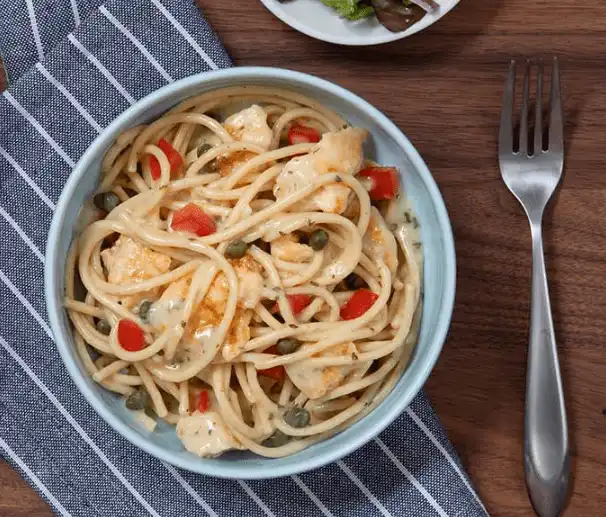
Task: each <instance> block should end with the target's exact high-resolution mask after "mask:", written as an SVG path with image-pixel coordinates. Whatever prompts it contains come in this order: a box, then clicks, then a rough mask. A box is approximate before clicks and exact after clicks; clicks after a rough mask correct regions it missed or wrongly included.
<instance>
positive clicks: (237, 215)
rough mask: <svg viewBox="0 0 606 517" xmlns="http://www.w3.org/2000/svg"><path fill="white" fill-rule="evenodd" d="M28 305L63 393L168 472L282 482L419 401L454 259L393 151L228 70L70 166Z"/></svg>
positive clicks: (341, 114)
mask: <svg viewBox="0 0 606 517" xmlns="http://www.w3.org/2000/svg"><path fill="white" fill-rule="evenodd" d="M45 267H46V270H45V283H46V302H47V308H48V315H49V319H50V323H51V327H52V330H53V333H54V335H55V340H56V343H57V346H58V349H59V352H60V354H61V357H62V359H63V361H64V362H65V365H66V367H67V370H68V372H69V374H70V375H71V376H72V378H73V379H74V381H75V383H76V385H77V386H78V388H79V390H80V391H81V392H82V393H83V395H84V396H85V397H86V399H87V400H88V401H89V402H90V404H91V405H92V406H93V407H94V409H95V410H96V411H97V412H98V413H99V414H100V415H101V417H103V418H104V419H105V420H106V421H107V422H108V423H109V424H110V425H111V426H112V427H113V428H114V429H115V430H116V431H118V432H119V433H120V434H122V435H123V436H124V437H126V438H127V439H128V440H130V441H131V442H133V443H134V444H136V445H137V446H139V447H140V448H141V449H143V450H145V451H147V452H148V453H150V454H152V455H154V456H156V457H157V458H160V459H162V460H164V461H167V462H169V463H171V464H173V465H176V466H178V467H181V468H185V469H187V470H190V471H193V472H198V473H202V474H207V475H212V476H218V477H227V478H254V479H260V478H266V477H277V476H285V475H289V474H294V473H297V472H302V471H306V470H310V469H313V468H316V467H319V466H321V465H324V464H326V463H329V462H332V461H335V460H337V459H339V458H341V457H342V456H344V455H346V454H348V453H350V452H351V451H353V450H354V449H356V448H358V447H360V446H361V445H363V444H364V443H366V442H367V441H369V440H370V439H372V438H373V437H374V436H376V435H377V434H378V433H379V432H381V430H383V429H384V428H385V427H386V426H387V425H389V424H390V423H391V422H392V421H393V420H394V419H395V418H396V417H397V416H398V415H399V414H400V413H401V412H402V411H403V410H404V409H405V408H406V406H407V405H408V404H409V403H410V402H411V400H412V399H413V397H414V396H415V395H416V394H417V393H418V392H419V390H420V389H421V387H422V386H423V383H424V382H425V381H426V379H427V377H428V375H429V373H430V371H431V369H432V367H433V365H434V364H435V362H436V360H437V358H438V355H439V354H440V351H441V349H442V345H443V343H444V340H445V337H446V334H447V331H448V327H449V324H450V317H451V314H452V308H453V301H454V289H455V276H456V275H455V255H454V244H453V237H452V232H451V228H450V222H449V219H448V215H447V212H446V209H445V206H444V203H443V201H442V197H441V195H440V193H439V191H438V188H437V186H436V184H435V182H434V180H433V178H432V176H431V174H430V172H429V170H428V169H427V167H426V165H425V164H424V162H423V160H422V159H421V157H420V156H419V154H418V153H417V151H416V150H415V149H414V147H413V146H412V144H411V143H410V142H409V141H408V139H407V138H406V137H405V136H404V135H403V134H402V133H401V132H400V130H398V129H397V128H396V126H395V125H394V124H393V123H391V122H390V121H389V120H388V119H387V118H386V117H385V116H384V115H383V114H382V113H380V112H379V111H378V110H377V109H375V108H373V107H372V106H371V105H370V104H368V103H367V102H366V101H364V100H362V99H361V98H359V97H357V96H356V95H354V94H353V93H351V92H349V91H347V90H345V89H343V88H341V87H339V86H336V85H334V84H332V83H329V82H327V81H324V80H321V79H318V78H316V77H313V76H309V75H305V74H301V73H297V72H292V71H289V70H280V69H272V68H258V67H255V68H234V69H230V70H222V71H216V72H208V73H204V74H199V75H196V76H192V77H189V78H186V79H183V80H181V81H177V82H175V83H173V84H170V85H168V86H166V87H164V88H162V89H160V90H158V91H156V92H154V93H152V94H150V95H149V96H147V97H145V98H144V99H142V100H141V101H139V102H138V103H136V104H135V105H133V106H132V107H131V108H129V109H128V110H127V111H126V112H124V113H123V114H122V115H121V116H119V117H118V118H117V119H116V120H115V121H114V122H113V123H112V124H110V125H109V126H108V127H107V128H106V129H105V130H104V131H103V132H102V133H101V134H100V136H99V137H97V139H96V140H95V141H94V142H93V144H92V145H91V146H90V148H89V149H88V150H87V151H86V152H85V154H84V155H83V156H82V158H81V159H80V161H79V162H78V164H77V165H76V167H75V169H74V171H73V173H72V174H71V176H70V178H69V180H68V182H67V184H66V186H65V188H64V191H63V193H62V195H61V198H60V200H59V202H58V204H57V208H56V211H55V215H54V218H53V222H52V225H51V230H50V233H49V237H48V245H47V256H46V266H45Z"/></svg>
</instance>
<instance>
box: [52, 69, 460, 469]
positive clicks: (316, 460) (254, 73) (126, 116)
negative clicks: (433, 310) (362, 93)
mask: <svg viewBox="0 0 606 517" xmlns="http://www.w3.org/2000/svg"><path fill="white" fill-rule="evenodd" d="M229 78H237V79H238V80H242V78H249V79H250V80H251V81H254V80H258V79H259V78H261V79H263V80H276V81H281V82H283V83H285V87H288V85H289V83H290V86H292V87H294V88H296V87H299V88H300V87H309V88H317V89H320V90H322V91H324V92H326V93H328V94H332V95H338V96H341V97H344V98H345V99H346V101H347V102H348V103H350V104H353V105H355V106H356V107H357V109H359V110H361V111H362V112H365V114H366V115H369V116H371V117H372V118H373V119H374V120H375V121H376V122H377V124H378V125H379V126H381V127H382V128H383V129H384V130H385V131H386V132H387V133H388V134H389V136H390V137H391V138H393V139H394V140H395V141H396V143H397V145H398V146H400V148H402V149H403V151H404V152H405V154H406V156H407V157H408V159H409V160H410V162H411V163H412V165H413V166H414V167H415V169H416V170H417V172H418V174H419V176H420V179H421V180H422V182H423V184H424V186H425V188H426V189H427V192H428V194H429V196H430V198H431V199H432V203H433V208H434V210H435V214H436V218H437V220H438V223H439V227H440V231H441V239H442V241H443V245H444V250H445V257H444V292H443V297H442V300H441V306H440V312H439V316H438V319H437V321H436V324H435V331H434V332H433V333H432V335H431V337H430V340H431V343H430V345H429V346H428V348H430V349H431V353H430V354H429V356H428V358H427V360H426V361H425V363H422V365H421V366H422V368H419V370H417V372H416V374H415V376H414V377H413V378H412V379H411V383H410V384H408V385H407V393H408V396H407V397H406V396H403V397H400V398H398V399H396V400H395V402H393V403H392V404H390V405H381V406H382V414H381V418H380V422H378V423H377V425H375V426H374V427H372V428H368V429H365V430H364V432H360V433H355V434H353V435H352V436H351V437H350V439H349V441H347V442H346V443H344V444H342V446H341V447H338V448H337V447H335V448H332V449H331V450H330V451H329V452H328V453H326V454H323V455H316V456H312V457H310V458H306V459H302V460H300V461H297V462H292V463H290V464H285V465H279V466H273V467H272V468H271V469H269V468H264V467H262V466H254V467H251V468H249V469H246V468H244V467H242V465H238V464H237V463H233V464H231V463H227V462H225V463H221V462H212V465H210V464H207V463H206V462H204V461H198V460H199V459H200V458H197V457H195V456H193V455H192V457H191V459H190V458H181V457H178V456H174V455H173V454H172V453H171V451H170V450H168V449H163V448H162V447H160V446H158V445H156V444H154V443H152V442H151V441H149V440H147V439H146V438H145V437H142V436H141V435H140V434H139V433H137V431H135V430H134V429H133V428H131V427H130V426H129V425H128V424H127V423H125V422H123V421H122V420H120V419H119V418H118V417H117V416H116V414H115V413H114V412H113V411H112V410H111V408H110V407H109V406H106V403H105V402H104V401H103V400H102V398H101V396H100V395H98V394H97V393H96V392H95V391H94V389H93V388H92V387H90V386H89V384H88V383H87V375H86V374H85V372H84V371H83V370H81V369H80V367H79V365H78V363H77V359H76V354H75V353H72V351H71V349H70V346H69V345H68V340H67V339H63V334H62V331H61V328H62V325H61V322H60V320H61V318H62V317H63V313H62V312H63V307H62V306H59V307H58V306H57V304H56V303H55V294H54V293H56V292H57V291H58V281H59V278H60V276H61V275H63V272H62V271H57V261H58V253H57V249H58V246H59V243H60V242H61V235H60V231H61V228H62V227H63V224H64V221H65V217H66V209H67V205H68V202H69V199H70V198H71V197H72V196H73V194H74V191H75V189H76V187H77V185H78V184H79V182H80V180H81V178H82V177H83V176H84V175H85V174H86V172H87V168H88V167H89V165H90V162H91V160H92V159H93V158H94V157H95V155H97V154H99V153H100V150H102V149H106V148H107V147H108V145H109V144H110V143H111V142H113V141H114V140H115V137H116V135H117V134H118V132H119V131H121V130H123V129H124V128H123V126H124V127H127V126H128V125H129V122H132V119H133V118H134V117H135V116H136V115H138V114H140V113H142V112H144V111H145V110H146V109H147V108H149V107H152V106H154V105H156V104H157V103H159V102H161V101H162V100H164V99H165V98H167V97H170V96H172V95H174V94H175V93H177V92H179V91H182V90H186V89H188V88H192V87H194V88H195V87H196V86H203V85H205V84H208V83H211V85H212V83H214V82H220V81H222V80H225V79H229ZM220 87H222V86H220ZM192 95H193V94H192ZM70 238H71V235H70ZM455 261H456V256H455V248H454V238H453V234H452V228H451V224H450V219H449V217H448V213H447V211H446V206H445V204H444V200H443V198H442V195H441V193H440V191H439V189H438V186H437V184H436V182H435V180H434V179H433V177H432V175H431V173H430V171H429V169H428V167H427V165H426V164H425V162H424V161H423V159H422V158H421V156H420V155H419V153H418V152H417V150H416V149H415V147H414V146H413V145H412V143H411V142H410V141H409V140H408V138H407V137H406V136H405V135H404V134H403V133H402V131H400V129H398V128H397V127H396V125H395V124H394V123H393V122H391V121H390V120H389V119H388V118H387V116H386V115H384V114H383V113H382V112H381V111H379V110H378V109H377V108H375V107H374V106H372V105H371V104H370V103H369V102H367V101H366V100H364V99H362V98H361V97H359V96H358V95H356V94H354V93H352V92H350V91H349V90H347V89H345V88H343V87H341V86H338V85H336V84H334V83H331V82H329V81H327V80H325V79H321V78H318V77H315V76H313V75H309V74H305V73H302V72H295V71H292V70H288V69H281V68H270V67H236V68H230V69H224V70H216V71H210V72H201V73H199V74H196V75H192V76H189V77H186V78H184V79H181V80H178V81H175V82H174V83H171V84H168V85H166V86H163V87H162V88H160V89H158V90H156V91H154V92H152V93H150V94H149V95H147V96H146V97H144V98H142V99H141V100H139V101H138V102H136V103H135V104H133V105H132V106H131V107H129V108H128V109H126V110H125V111H124V112H123V113H122V114H121V115H119V116H118V117H117V118H116V119H115V120H114V121H113V122H112V123H110V124H109V125H108V126H107V127H106V128H105V129H104V130H103V131H102V132H101V133H100V134H99V135H98V136H97V137H96V138H95V140H93V142H92V143H91V144H90V145H89V147H88V149H87V150H86V151H85V152H84V154H83V155H82V157H81V158H80V159H79V160H78V162H77V164H76V165H75V167H74V168H73V170H72V173H71V175H70V176H69V178H68V180H67V182H66V184H65V186H64V188H63V191H62V193H61V196H60V197H59V200H58V202H57V205H56V209H55V213H54V215H53V219H52V222H51V226H50V230H49V234H48V239H47V246H46V255H45V267H44V285H45V300H46V309H47V312H48V317H49V321H50V326H51V329H52V332H53V335H54V337H55V343H56V346H57V349H58V350H59V354H60V355H61V358H62V360H63V362H64V364H65V366H66V368H67V370H68V373H69V374H70V377H71V378H72V379H73V381H74V383H75V384H76V387H77V388H78V390H79V391H80V393H81V394H82V395H84V397H85V398H86V400H87V401H88V403H89V404H90V405H91V406H92V407H93V409H94V410H95V411H96V412H97V413H98V414H99V416H101V418H102V419H103V420H105V422H107V423H108V424H109V425H110V427H112V428H113V429H114V430H115V431H117V432H118V433H119V434H120V435H122V436H123V437H124V438H126V439H127V440H128V441H130V442H131V443H133V444H134V445H135V446H137V447H139V448H140V449H142V450H144V451H145V452H147V453H148V454H151V455H152V456H154V457H156V458H157V459H160V460H162V461H165V462H167V463H170V464H172V465H174V466H176V467H179V468H183V469H185V470H188V471H190V472H195V473H199V474H205V475H210V476H213V477H218V478H229V479H267V478H276V477H283V476H288V475H293V474H298V473H301V472H305V471H308V470H312V469H316V468H319V467H321V466H324V465H326V464H329V463H332V462H335V461H337V460H339V459H341V458H343V457H344V456H346V455H348V454H350V453H351V452H353V451H354V450H356V449H358V448H360V447H362V446H363V445H364V444H366V443H367V442H369V441H370V440H372V439H373V438H374V437H376V436H377V435H378V434H379V433H380V432H381V431H383V429H385V428H386V427H387V426H388V425H390V424H391V423H392V422H393V421H394V420H395V419H396V418H397V417H398V416H399V415H400V414H401V413H402V412H403V411H404V410H405V409H406V407H407V406H408V405H409V404H410V402H411V401H412V400H413V398H414V397H415V396H416V395H417V394H418V393H419V392H420V390H421V389H422V387H423V385H424V384H425V382H426V380H427V378H428V377H429V374H430V372H431V370H432V369H433V367H434V365H435V363H436V361H437V359H438V357H439V355H440V353H441V351H442V347H443V345H444V341H445V339H446V335H447V333H448V329H449V327H450V321H451V317H452V312H453V308H454V297H455V284H456V262H455ZM384 402H385V401H384ZM382 404H384V403H382ZM363 421H364V419H361V420H360V422H363Z"/></svg>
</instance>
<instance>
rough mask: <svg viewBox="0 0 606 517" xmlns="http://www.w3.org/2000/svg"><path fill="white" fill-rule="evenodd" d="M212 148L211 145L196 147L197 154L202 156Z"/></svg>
mask: <svg viewBox="0 0 606 517" xmlns="http://www.w3.org/2000/svg"><path fill="white" fill-rule="evenodd" d="M212 148H213V146H212V145H210V144H202V145H201V146H200V147H198V152H199V153H200V154H204V153H205V152H207V151H210V150H211V149H212Z"/></svg>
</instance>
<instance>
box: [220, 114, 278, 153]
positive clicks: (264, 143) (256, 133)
mask: <svg viewBox="0 0 606 517" xmlns="http://www.w3.org/2000/svg"><path fill="white" fill-rule="evenodd" d="M223 126H224V127H225V129H226V131H227V132H228V133H229V134H230V135H231V136H232V137H233V138H234V140H238V141H239V142H247V143H249V144H254V145H258V146H259V147H262V148H263V149H265V150H267V149H269V146H270V144H271V140H272V136H273V134H272V131H271V128H270V127H269V126H268V125H267V113H265V110H264V109H263V108H262V107H261V106H258V105H256V104H253V105H252V106H250V107H249V108H246V109H243V110H242V111H238V113H234V114H233V115H231V116H230V117H228V118H227V119H226V120H225V122H224V123H223Z"/></svg>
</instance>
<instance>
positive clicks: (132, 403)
mask: <svg viewBox="0 0 606 517" xmlns="http://www.w3.org/2000/svg"><path fill="white" fill-rule="evenodd" d="M150 404H151V397H150V396H149V393H147V391H144V390H137V391H135V392H134V393H131V394H130V395H129V396H128V398H127V399H126V402H125V405H126V407H127V408H128V409H132V410H138V409H145V408H146V407H148V406H149V405H150Z"/></svg>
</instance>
